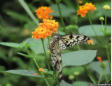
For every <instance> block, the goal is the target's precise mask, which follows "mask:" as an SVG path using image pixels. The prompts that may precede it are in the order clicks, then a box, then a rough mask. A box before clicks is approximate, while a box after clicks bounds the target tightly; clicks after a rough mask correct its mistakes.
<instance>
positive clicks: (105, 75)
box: [103, 68, 108, 83]
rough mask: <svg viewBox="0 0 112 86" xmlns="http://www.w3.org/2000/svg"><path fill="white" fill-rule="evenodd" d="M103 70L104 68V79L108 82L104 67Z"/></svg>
mask: <svg viewBox="0 0 112 86" xmlns="http://www.w3.org/2000/svg"><path fill="white" fill-rule="evenodd" d="M103 70H104V76H105V80H106V82H107V83H108V78H107V75H106V71H105V68H103Z"/></svg>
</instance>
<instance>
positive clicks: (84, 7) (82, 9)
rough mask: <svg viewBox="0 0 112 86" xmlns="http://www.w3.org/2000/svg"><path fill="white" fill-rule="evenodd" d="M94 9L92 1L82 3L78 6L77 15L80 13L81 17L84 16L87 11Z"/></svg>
mask: <svg viewBox="0 0 112 86" xmlns="http://www.w3.org/2000/svg"><path fill="white" fill-rule="evenodd" d="M94 10H96V7H95V6H94V5H93V4H92V3H85V4H84V5H82V6H79V9H78V11H77V15H81V17H85V16H86V14H87V13H88V12H90V11H94Z"/></svg>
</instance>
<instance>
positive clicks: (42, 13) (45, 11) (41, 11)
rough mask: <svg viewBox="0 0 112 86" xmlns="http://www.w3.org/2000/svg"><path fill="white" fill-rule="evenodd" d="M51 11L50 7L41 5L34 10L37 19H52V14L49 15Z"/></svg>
mask: <svg viewBox="0 0 112 86" xmlns="http://www.w3.org/2000/svg"><path fill="white" fill-rule="evenodd" d="M52 12H53V10H52V9H51V8H50V7H46V6H42V7H40V8H38V9H37V10H36V15H37V17H38V18H39V19H46V18H49V19H52V16H51V15H49V14H51V13H52Z"/></svg>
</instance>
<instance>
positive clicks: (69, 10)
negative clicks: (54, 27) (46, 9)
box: [50, 4, 75, 17]
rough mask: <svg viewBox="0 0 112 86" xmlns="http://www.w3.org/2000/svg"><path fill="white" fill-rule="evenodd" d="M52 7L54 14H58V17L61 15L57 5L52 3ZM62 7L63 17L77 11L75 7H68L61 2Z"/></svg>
mask: <svg viewBox="0 0 112 86" xmlns="http://www.w3.org/2000/svg"><path fill="white" fill-rule="evenodd" d="M50 7H51V9H52V10H53V11H54V12H53V13H52V15H53V16H56V17H60V15H59V11H58V8H57V5H56V4H52V5H51V6H50ZM60 9H61V12H62V16H63V17H68V16H70V15H72V14H73V13H75V10H74V9H73V8H70V7H67V6H65V5H64V4H60Z"/></svg>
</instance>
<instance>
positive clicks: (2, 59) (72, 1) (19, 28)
mask: <svg viewBox="0 0 112 86" xmlns="http://www.w3.org/2000/svg"><path fill="white" fill-rule="evenodd" d="M25 2H26V3H27V5H28V6H29V8H30V9H31V11H32V12H33V14H34V15H35V10H36V9H37V8H39V7H40V6H50V7H51V8H52V9H53V10H54V13H53V14H52V15H53V17H54V19H55V20H56V21H58V22H59V33H60V34H68V33H74V34H77V33H85V34H86V33H87V31H88V32H89V30H88V29H87V30H86V29H85V30H86V32H84V31H85V30H84V31H82V30H81V28H88V26H87V27H83V26H84V25H90V24H89V21H88V18H87V16H86V17H85V18H81V17H79V16H77V15H76V12H77V9H78V4H77V2H76V0H62V1H61V4H60V6H61V10H62V15H63V18H64V22H65V26H66V30H65V32H63V28H62V24H61V21H60V16H59V13H58V9H57V6H56V2H55V0H25ZM85 2H92V3H94V4H95V6H96V11H95V12H93V13H91V14H90V16H91V18H92V22H93V24H95V25H97V24H101V22H100V20H99V17H101V16H105V10H102V8H103V6H104V5H105V4H108V5H110V2H111V1H110V0H84V1H83V3H85ZM107 24H108V26H109V27H110V24H111V11H110V10H109V11H107ZM36 27H37V25H36V24H35V22H34V21H33V20H32V19H31V18H30V16H29V15H28V14H27V13H26V12H25V10H24V9H23V7H22V6H21V5H20V3H19V2H18V0H1V1H0V42H13V43H18V44H19V43H21V44H23V45H24V46H25V44H24V43H23V41H27V42H28V43H29V44H30V42H31V41H33V42H34V44H37V43H39V42H36V41H34V40H32V39H31V35H32V31H34V29H35V28H36ZM95 27H96V26H95ZM78 28H80V30H81V31H80V30H78ZM93 35H94V34H93ZM97 35H98V36H99V38H100V40H102V43H98V42H97V41H96V44H97V45H93V46H88V48H87V45H84V46H81V48H82V49H85V47H86V49H96V50H98V52H97V56H101V57H103V60H107V56H106V50H105V46H103V45H104V44H103V40H104V38H106V39H107V40H104V41H108V44H109V45H108V46H110V32H108V34H107V35H106V36H105V37H104V36H102V33H100V32H97ZM88 36H91V33H90V34H89V35H88ZM93 39H95V36H94V37H93ZM38 47H39V45H38V44H37V48H38ZM46 47H47V45H46ZM28 49H29V48H28ZM30 49H31V50H32V51H33V52H37V53H40V54H41V50H40V51H37V50H36V49H35V48H34V47H30ZM40 49H41V48H40ZM77 49H78V47H76V48H75V49H73V50H77ZM69 51H72V50H69ZM19 52H21V53H25V54H26V52H25V51H24V49H23V50H21V49H20V48H15V47H14V48H11V47H7V46H1V45H0V71H6V70H11V69H28V70H36V67H35V65H34V63H33V61H32V59H31V58H28V57H25V56H22V55H20V54H18V53H19ZM33 52H32V55H33ZM65 52H67V51H65ZM108 52H110V51H108ZM44 60H45V59H44V58H42V55H40V56H39V64H40V65H41V66H42V67H44V66H45V64H44V63H43V61H44ZM94 61H96V59H95V60H94ZM93 68H94V67H93ZM75 70H76V71H80V72H82V73H81V75H80V76H81V77H85V78H82V79H81V77H79V81H86V82H91V80H90V79H89V77H88V76H86V75H85V74H86V70H85V69H84V68H83V66H80V67H74V68H71V69H69V72H70V71H71V72H73V71H75ZM66 71H67V72H66ZM107 71H108V70H107ZM63 74H65V80H66V81H67V82H69V83H71V82H72V80H69V79H68V76H69V75H70V73H69V74H68V69H66V68H65V69H64V71H63ZM71 74H72V73H71ZM94 75H95V76H94V77H95V78H98V77H97V74H96V72H94ZM109 75H110V74H109ZM69 77H70V76H69ZM86 82H82V83H83V84H84V83H85V84H86V85H85V86H87V83H86ZM102 82H103V81H102ZM42 85H43V86H45V83H44V81H43V80H41V79H38V78H33V77H25V76H18V75H12V74H7V73H0V86H42ZM63 86H67V85H63ZM74 86H76V85H74Z"/></svg>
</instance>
